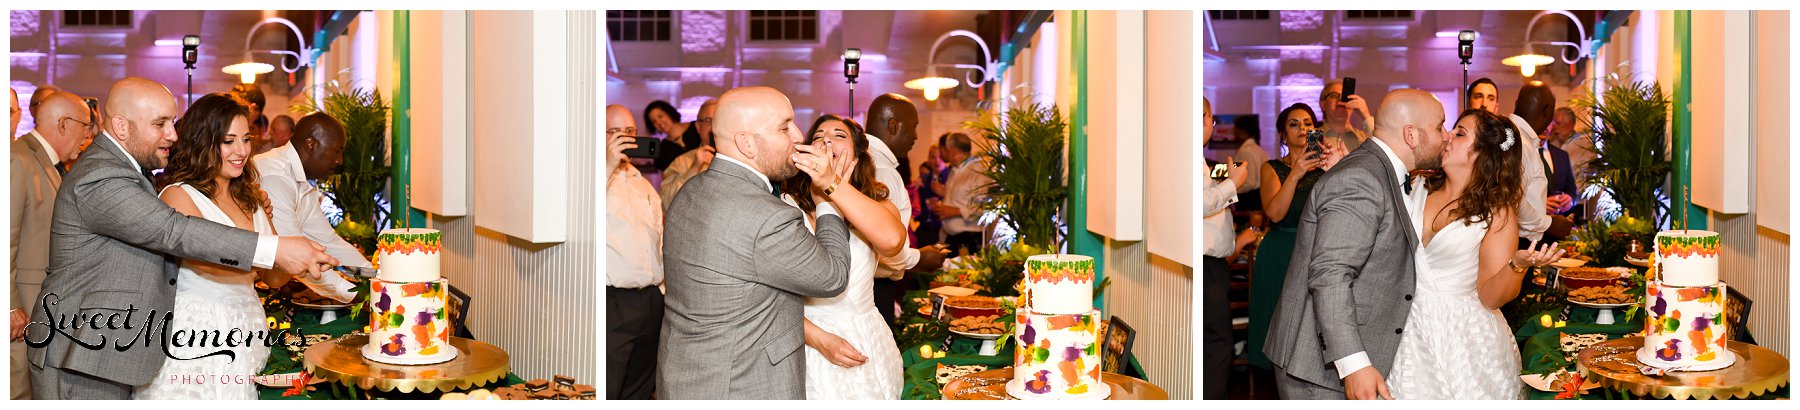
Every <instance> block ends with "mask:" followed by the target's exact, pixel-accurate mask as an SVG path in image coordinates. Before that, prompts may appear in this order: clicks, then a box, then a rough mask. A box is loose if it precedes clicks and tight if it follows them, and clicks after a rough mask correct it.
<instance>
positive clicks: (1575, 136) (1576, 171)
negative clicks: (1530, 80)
mask: <svg viewBox="0 0 1800 410" xmlns="http://www.w3.org/2000/svg"><path fill="white" fill-rule="evenodd" d="M1580 125H1581V123H1580V122H1578V121H1577V120H1576V119H1575V111H1574V110H1571V109H1569V107H1561V108H1557V109H1556V116H1555V117H1554V119H1553V120H1552V121H1551V123H1550V129H1551V131H1550V134H1551V135H1550V137H1549V138H1550V140H1551V141H1553V143H1554V144H1556V145H1557V148H1561V149H1562V150H1563V152H1566V153H1568V154H1569V174H1570V175H1571V176H1573V177H1574V179H1575V198H1576V199H1575V203H1576V205H1577V206H1578V208H1579V209H1572V210H1571V212H1570V217H1572V218H1574V219H1575V220H1576V221H1577V224H1579V223H1580V222H1581V221H1586V220H1587V219H1588V217H1589V215H1590V214H1592V213H1593V212H1594V210H1595V209H1596V208H1597V207H1598V206H1599V198H1598V196H1595V197H1587V195H1586V193H1587V192H1588V189H1589V188H1590V187H1592V185H1590V184H1588V182H1587V178H1586V177H1584V175H1587V173H1588V172H1590V171H1589V170H1590V168H1589V167H1588V163H1589V161H1593V160H1594V159H1595V158H1596V157H1597V156H1596V154H1595V152H1594V135H1593V134H1592V133H1587V132H1581V131H1578V130H1577V129H1576V127H1578V126H1580Z"/></svg>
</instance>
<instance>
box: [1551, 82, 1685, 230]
mask: <svg viewBox="0 0 1800 410" xmlns="http://www.w3.org/2000/svg"><path fill="white" fill-rule="evenodd" d="M1570 104H1571V105H1573V106H1575V107H1580V108H1585V109H1588V110H1591V111H1592V112H1593V116H1590V117H1582V118H1581V121H1582V122H1583V123H1585V124H1587V125H1588V126H1589V128H1590V129H1592V130H1594V138H1595V141H1596V143H1595V144H1594V146H1595V148H1594V150H1593V151H1594V153H1595V154H1596V158H1595V159H1594V160H1592V161H1590V162H1588V170H1587V171H1586V172H1584V175H1582V177H1583V179H1584V180H1585V181H1586V182H1587V183H1589V184H1594V185H1598V186H1600V187H1602V188H1603V189H1605V190H1606V191H1607V193H1609V194H1611V195H1612V198H1613V200H1615V201H1618V203H1619V205H1620V207H1621V208H1623V210H1624V213H1625V214H1626V215H1633V216H1637V217H1641V218H1648V219H1650V220H1651V221H1655V222H1656V224H1657V225H1658V226H1665V225H1664V223H1666V222H1667V221H1668V209H1669V205H1668V204H1667V203H1665V202H1663V198H1664V197H1665V195H1666V194H1667V192H1665V184H1666V183H1667V180H1668V177H1669V171H1670V170H1671V169H1672V168H1673V166H1672V165H1671V163H1670V161H1669V152H1668V148H1667V145H1666V144H1667V142H1666V141H1667V140H1666V138H1668V135H1669V134H1668V132H1669V127H1668V124H1669V106H1670V102H1669V98H1668V97H1667V96H1665V95H1663V91H1662V86H1661V85H1659V84H1657V83H1656V82H1654V81H1643V82H1640V81H1636V79H1635V78H1634V76H1633V75H1630V74H1621V73H1617V72H1615V73H1613V74H1612V75H1608V76H1607V80H1606V84H1605V90H1603V91H1601V92H1600V94H1599V95H1593V94H1592V93H1589V94H1586V95H1580V96H1577V97H1576V98H1575V100H1574V101H1572V102H1570Z"/></svg>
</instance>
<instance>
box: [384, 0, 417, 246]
mask: <svg viewBox="0 0 1800 410" xmlns="http://www.w3.org/2000/svg"><path fill="white" fill-rule="evenodd" d="M411 31H412V14H411V13H410V12H407V11H395V12H394V64H395V67H396V69H398V70H400V71H399V72H400V75H399V77H400V81H398V82H396V84H395V86H394V95H392V96H390V97H389V98H391V99H392V100H393V101H394V111H393V115H394V118H393V129H394V134H393V138H392V141H393V144H394V145H393V146H392V148H391V150H390V151H389V153H391V154H392V158H393V162H392V166H393V168H392V171H393V172H392V177H391V179H390V180H389V182H388V223H389V224H390V225H393V226H400V227H406V228H412V227H423V226H425V222H426V221H425V214H424V213H421V212H419V211H417V210H414V209H413V208H412V190H410V189H408V187H410V186H412V117H411V115H410V114H409V113H411V112H412V44H411V43H412V36H411V35H410V32H411Z"/></svg>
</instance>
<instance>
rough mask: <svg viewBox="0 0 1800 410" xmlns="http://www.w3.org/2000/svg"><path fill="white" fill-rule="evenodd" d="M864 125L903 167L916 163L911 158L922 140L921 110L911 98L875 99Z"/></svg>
mask: <svg viewBox="0 0 1800 410" xmlns="http://www.w3.org/2000/svg"><path fill="white" fill-rule="evenodd" d="M863 124H864V125H865V126H866V127H867V128H868V133H869V135H871V136H874V137H875V138H876V139H879V140H881V143H883V144H887V148H888V151H890V152H893V153H894V159H895V160H897V161H900V163H901V164H911V163H912V160H911V159H910V158H907V155H908V154H910V153H912V149H913V143H914V142H917V140H918V139H919V107H918V106H917V105H914V104H913V101H912V99H911V98H906V96H904V95H900V94H894V93H887V94H882V95H877V96H875V99H874V100H873V101H869V110H868V114H864V116H863ZM900 177H901V180H902V181H905V180H906V175H905V174H901V175H900ZM909 182H910V181H909ZM938 192H939V193H942V192H943V191H938Z"/></svg>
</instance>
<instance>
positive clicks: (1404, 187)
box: [1400, 174, 1413, 195]
mask: <svg viewBox="0 0 1800 410" xmlns="http://www.w3.org/2000/svg"><path fill="white" fill-rule="evenodd" d="M1412 182H1413V176H1412V174H1407V175H1406V180H1405V181H1402V182H1401V183H1400V190H1401V191H1403V192H1406V194H1407V195H1412V187H1413V183H1412Z"/></svg>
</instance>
